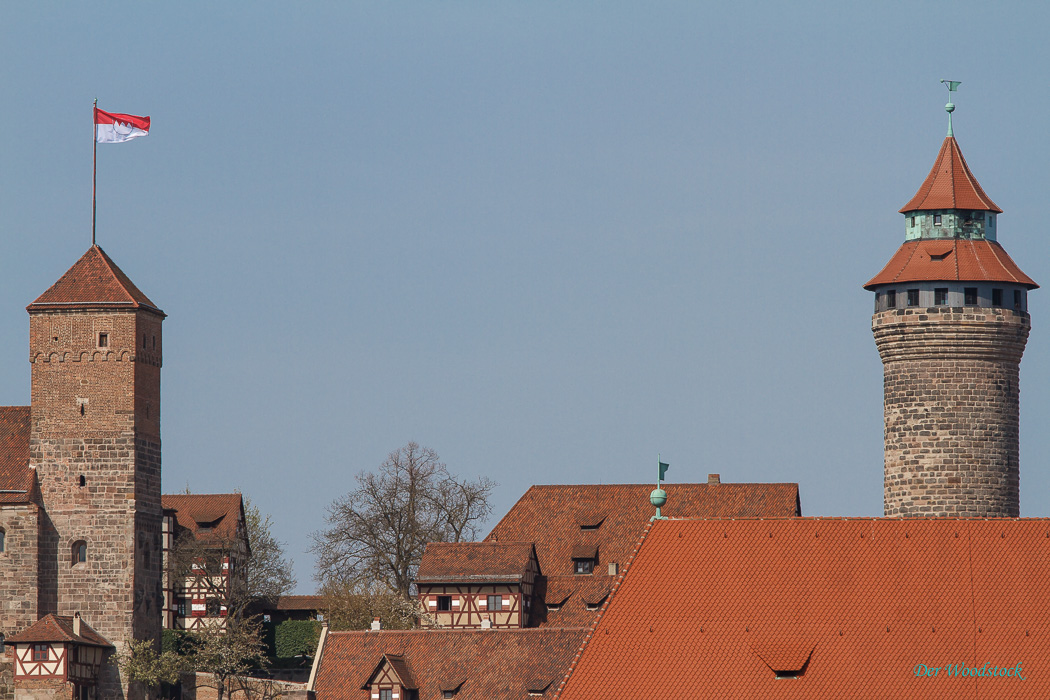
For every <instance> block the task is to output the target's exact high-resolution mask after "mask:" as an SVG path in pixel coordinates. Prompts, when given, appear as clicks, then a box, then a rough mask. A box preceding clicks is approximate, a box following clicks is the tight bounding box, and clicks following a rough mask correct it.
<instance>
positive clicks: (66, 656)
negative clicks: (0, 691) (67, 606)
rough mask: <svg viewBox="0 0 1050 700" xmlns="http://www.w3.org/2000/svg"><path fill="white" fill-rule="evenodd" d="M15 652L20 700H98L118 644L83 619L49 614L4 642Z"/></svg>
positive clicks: (14, 669) (16, 683)
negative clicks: (105, 667) (104, 670)
mask: <svg viewBox="0 0 1050 700" xmlns="http://www.w3.org/2000/svg"><path fill="white" fill-rule="evenodd" d="M4 643H5V645H7V646H9V647H10V648H11V657H12V659H13V680H14V685H15V698H26V699H27V700H28V699H30V698H31V699H32V700H52V699H53V700H96V699H97V698H100V697H101V696H100V695H99V680H100V674H101V670H102V664H103V662H104V661H105V660H106V657H107V656H108V655H109V653H110V652H112V651H113V645H112V644H110V643H109V641H108V640H106V639H105V638H104V637H103V636H102V635H100V634H99V633H98V632H96V631H95V630H94V629H92V628H91V626H90V625H88V624H87V623H86V622H84V621H82V620H81V619H80V613H74V614H73V616H72V617H65V616H61V615H53V614H49V615H45V616H44V617H42V618H40V619H39V620H38V621H37V622H36V623H34V624H33V625H31V626H30V627H29V628H28V629H26V630H23V631H22V632H20V633H18V634H15V635H12V636H10V637H8V638H7V639H6V640H5V642H4Z"/></svg>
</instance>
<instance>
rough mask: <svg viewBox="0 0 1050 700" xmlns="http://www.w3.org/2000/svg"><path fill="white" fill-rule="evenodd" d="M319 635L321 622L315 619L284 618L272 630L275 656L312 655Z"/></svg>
mask: <svg viewBox="0 0 1050 700" xmlns="http://www.w3.org/2000/svg"><path fill="white" fill-rule="evenodd" d="M320 636H321V623H320V622H317V621H316V620H285V621H284V622H282V623H280V624H279V625H277V629H276V630H275V632H274V638H275V639H274V642H275V644H274V646H275V647H276V649H277V658H279V659H281V658H284V659H287V658H290V657H293V656H300V655H302V656H313V655H314V652H315V651H317V640H318V639H319V638H320Z"/></svg>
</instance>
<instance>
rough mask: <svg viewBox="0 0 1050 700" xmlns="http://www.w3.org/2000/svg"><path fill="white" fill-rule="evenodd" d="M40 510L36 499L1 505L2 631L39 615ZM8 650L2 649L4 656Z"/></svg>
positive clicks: (10, 631)
mask: <svg viewBox="0 0 1050 700" xmlns="http://www.w3.org/2000/svg"><path fill="white" fill-rule="evenodd" d="M39 513H40V508H39V506H37V505H36V504H35V503H27V504H2V505H0V528H3V529H4V533H5V547H4V549H5V551H4V552H3V553H2V554H0V567H2V573H0V634H4V635H7V636H10V635H12V634H14V633H15V632H21V631H22V630H24V629H25V628H26V627H29V625H31V624H33V623H34V622H36V621H37V618H38V615H37V590H38V580H37V576H38V567H37V546H38V542H39V535H40V524H39V521H40V518H39ZM4 651H5V650H4V649H0V658H2V657H3V655H4ZM0 700H3V694H2V693H0Z"/></svg>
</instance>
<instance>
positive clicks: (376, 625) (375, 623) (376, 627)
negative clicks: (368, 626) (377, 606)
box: [372, 617, 383, 632]
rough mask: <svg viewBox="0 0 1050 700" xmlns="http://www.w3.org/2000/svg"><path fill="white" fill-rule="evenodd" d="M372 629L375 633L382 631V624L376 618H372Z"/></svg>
mask: <svg viewBox="0 0 1050 700" xmlns="http://www.w3.org/2000/svg"><path fill="white" fill-rule="evenodd" d="M372 629H373V630H375V631H376V632H378V631H379V630H381V629H383V623H382V622H380V621H379V618H378V617H374V618H372Z"/></svg>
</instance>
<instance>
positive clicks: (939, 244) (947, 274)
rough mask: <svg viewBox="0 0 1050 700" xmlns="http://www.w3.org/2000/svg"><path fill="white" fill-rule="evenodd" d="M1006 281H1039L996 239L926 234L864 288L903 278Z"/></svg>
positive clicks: (906, 246) (1031, 285) (1032, 284)
mask: <svg viewBox="0 0 1050 700" xmlns="http://www.w3.org/2000/svg"><path fill="white" fill-rule="evenodd" d="M952 281H957V282H1005V283H1007V284H1011V283H1012V284H1023V285H1024V286H1026V287H1028V288H1029V289H1035V288H1036V287H1038V286H1039V285H1038V284H1036V283H1035V281H1033V280H1032V278H1031V277H1029V276H1028V275H1026V274H1025V273H1023V272H1021V268H1019V267H1017V263H1015V262H1014V261H1013V259H1012V258H1010V256H1009V255H1007V254H1006V251H1005V250H1003V247H1002V246H1001V245H999V244H998V243H996V242H995V241H989V240H983V239H978V240H971V239H965V238H940V239H938V238H923V239H918V240H913V241H905V242H904V245H902V246H901V247H900V248H898V249H897V252H896V253H895V254H894V255H893V257H892V258H890V261H889V262H888V263H886V267H884V268H882V272H880V273H879V274H877V275H875V276H874V277H873V278H871V279H870V280H869V281H868V283H867V284H865V285H864V288H865V289H869V290H874V289H875V288H876V287H878V286H879V285H882V284H897V283H900V282H952Z"/></svg>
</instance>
